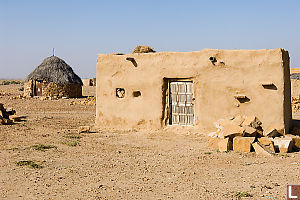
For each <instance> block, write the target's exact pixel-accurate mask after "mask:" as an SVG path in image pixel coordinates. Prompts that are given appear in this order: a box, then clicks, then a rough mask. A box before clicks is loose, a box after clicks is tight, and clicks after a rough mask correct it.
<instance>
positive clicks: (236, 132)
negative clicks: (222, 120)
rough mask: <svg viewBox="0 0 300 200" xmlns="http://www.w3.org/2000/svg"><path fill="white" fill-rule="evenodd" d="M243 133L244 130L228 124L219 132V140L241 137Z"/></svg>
mask: <svg viewBox="0 0 300 200" xmlns="http://www.w3.org/2000/svg"><path fill="white" fill-rule="evenodd" d="M243 132H244V128H243V127H240V126H238V125H235V124H231V123H228V124H226V125H224V127H223V128H222V129H221V131H220V132H219V135H218V136H219V137H220V138H227V137H229V138H231V139H232V138H234V137H236V136H242V135H243Z"/></svg>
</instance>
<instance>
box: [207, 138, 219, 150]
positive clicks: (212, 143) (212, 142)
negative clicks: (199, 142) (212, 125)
mask: <svg viewBox="0 0 300 200" xmlns="http://www.w3.org/2000/svg"><path fill="white" fill-rule="evenodd" d="M221 140H222V139H220V138H216V137H215V138H212V137H211V138H209V140H208V144H207V147H208V148H211V149H215V150H218V149H219V142H220V141H221Z"/></svg>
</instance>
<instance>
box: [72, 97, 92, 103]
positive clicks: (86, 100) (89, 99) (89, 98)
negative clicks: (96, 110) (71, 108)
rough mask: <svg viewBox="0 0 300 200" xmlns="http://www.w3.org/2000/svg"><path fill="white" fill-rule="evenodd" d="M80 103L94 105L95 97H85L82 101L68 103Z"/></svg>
mask: <svg viewBox="0 0 300 200" xmlns="http://www.w3.org/2000/svg"><path fill="white" fill-rule="evenodd" d="M75 104H81V105H96V97H87V98H85V99H84V100H82V101H78V102H76V101H71V102H70V105H75Z"/></svg>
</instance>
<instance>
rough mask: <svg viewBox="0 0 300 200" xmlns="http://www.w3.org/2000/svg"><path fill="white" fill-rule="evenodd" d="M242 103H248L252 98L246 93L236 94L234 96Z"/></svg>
mask: <svg viewBox="0 0 300 200" xmlns="http://www.w3.org/2000/svg"><path fill="white" fill-rule="evenodd" d="M234 97H235V98H236V99H237V100H238V101H239V102H240V103H247V102H249V101H250V99H249V98H248V97H247V96H246V95H235V96H234Z"/></svg>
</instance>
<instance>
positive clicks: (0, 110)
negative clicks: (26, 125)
mask: <svg viewBox="0 0 300 200" xmlns="http://www.w3.org/2000/svg"><path fill="white" fill-rule="evenodd" d="M14 114H16V111H15V110H14V109H12V108H7V109H5V108H4V106H3V104H2V103H0V124H11V123H12V120H11V119H10V115H14Z"/></svg>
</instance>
